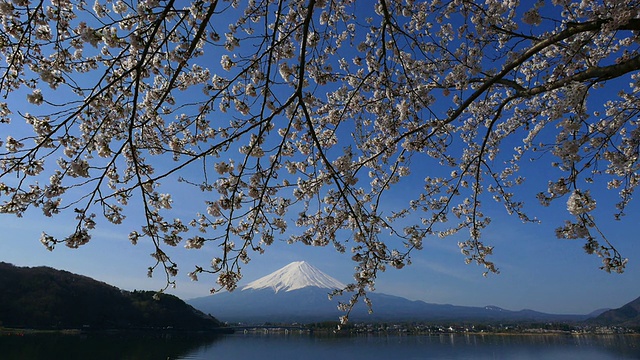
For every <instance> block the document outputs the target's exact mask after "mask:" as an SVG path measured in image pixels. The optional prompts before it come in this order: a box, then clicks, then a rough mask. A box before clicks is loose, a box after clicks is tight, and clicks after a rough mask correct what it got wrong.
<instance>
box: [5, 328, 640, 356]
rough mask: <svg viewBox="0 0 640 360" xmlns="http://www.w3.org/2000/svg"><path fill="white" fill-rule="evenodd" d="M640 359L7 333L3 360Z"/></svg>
mask: <svg viewBox="0 0 640 360" xmlns="http://www.w3.org/2000/svg"><path fill="white" fill-rule="evenodd" d="M301 358H304V359H305V360H314V359H329V358H348V359H350V360H352V359H398V360H399V359H454V360H455V359H474V360H475V359H480V360H482V359H516V360H529V359H530V360H534V359H535V360H538V359H561V360H571V359H576V360H596V359H597V360H603V359H604V360H607V359H640V336H620V335H602V336H593V335H584V336H570V335H552V336H545V335H504V336H500V335H435V336H396V335H394V336H380V335H364V336H322V335H318V334H316V335H309V334H288V335H285V334H242V333H240V334H234V335H213V334H202V333H201V334H180V333H172V334H158V335H153V334H149V333H144V334H143V333H141V334H130V333H129V334H123V333H115V334H88V335H30V336H0V359H3V360H4V359H9V360H13V359H21V360H22V359H25V360H35V359H72V360H73V359H98V360H101V359H136V360H137V359H161V360H165V359H182V360H186V359H189V360H203V359H301Z"/></svg>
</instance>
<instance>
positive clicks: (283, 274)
mask: <svg viewBox="0 0 640 360" xmlns="http://www.w3.org/2000/svg"><path fill="white" fill-rule="evenodd" d="M306 287H318V288H321V289H331V290H335V289H342V288H344V287H345V285H344V284H343V283H341V282H340V281H338V280H336V279H334V278H332V277H331V276H329V275H327V274H325V273H323V272H322V271H320V270H318V269H317V268H315V267H313V266H312V265H310V264H309V263H307V262H304V261H296V262H292V263H291V264H289V265H287V266H285V267H283V268H282V269H280V270H277V271H275V272H273V273H271V274H269V275H267V276H264V277H261V278H260V279H258V280H256V281H253V282H250V283H249V284H247V285H246V286H245V287H243V288H242V290H243V291H246V290H251V289H253V290H262V289H273V291H275V292H276V293H278V292H279V291H293V290H298V289H303V288H306Z"/></svg>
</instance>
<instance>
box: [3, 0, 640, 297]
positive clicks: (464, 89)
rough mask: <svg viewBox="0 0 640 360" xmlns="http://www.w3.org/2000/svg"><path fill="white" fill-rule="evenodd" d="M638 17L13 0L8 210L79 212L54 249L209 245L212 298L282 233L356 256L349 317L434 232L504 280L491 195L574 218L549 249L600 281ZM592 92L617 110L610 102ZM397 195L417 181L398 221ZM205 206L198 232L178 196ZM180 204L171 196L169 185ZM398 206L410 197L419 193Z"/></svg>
mask: <svg viewBox="0 0 640 360" xmlns="http://www.w3.org/2000/svg"><path fill="white" fill-rule="evenodd" d="M639 12H640V2H638V1H637V0H626V1H625V0H602V1H595V0H583V1H569V0H552V1H546V2H545V1H543V0H539V1H537V2H535V3H532V2H523V3H522V4H520V3H519V1H517V0H487V1H483V2H475V1H466V0H454V1H443V0H433V1H420V0H371V1H357V2H356V1H353V0H246V1H244V0H210V1H204V0H192V1H190V2H183V1H175V0H140V1H134V0H126V1H125V0H96V1H95V3H93V4H87V2H86V1H83V0H50V1H44V0H40V1H36V0H0V16H1V18H2V25H1V28H0V51H1V54H2V55H1V57H2V58H1V60H2V63H1V65H0V89H1V90H2V96H3V99H2V102H1V103H0V133H2V134H3V138H2V139H1V140H2V144H1V145H2V150H0V212H2V213H8V214H15V215H17V216H21V215H22V214H24V213H25V212H26V211H28V210H29V209H30V208H33V207H35V208H38V209H39V210H40V211H42V213H43V214H44V215H45V216H48V217H55V216H60V215H61V214H67V213H72V214H74V215H73V216H75V219H76V222H75V224H74V225H73V226H72V227H71V228H70V229H69V233H70V234H69V235H68V236H67V237H64V238H57V237H55V236H53V235H50V234H48V233H46V232H44V233H43V234H42V238H41V241H42V243H43V244H44V245H45V246H46V247H47V248H48V249H50V250H52V249H53V248H54V247H55V246H56V245H57V244H60V243H64V244H65V245H66V246H69V247H71V248H76V247H79V246H81V245H83V244H85V243H87V242H88V241H90V239H91V234H92V231H93V230H94V229H95V228H96V227H97V226H99V224H100V222H101V221H104V220H106V221H108V222H111V223H114V224H120V223H122V222H123V221H124V219H125V216H126V215H128V214H129V212H131V211H134V210H133V208H135V211H142V212H143V214H144V217H143V218H144V221H143V223H141V224H139V225H138V227H137V228H134V229H131V230H132V231H131V233H130V235H129V238H130V240H131V242H132V243H133V244H135V243H136V242H138V241H150V242H152V243H153V244H154V247H155V252H154V253H153V255H152V256H153V258H154V260H153V261H154V262H153V264H154V265H153V266H151V267H150V268H149V271H150V273H151V272H153V271H154V270H155V269H163V270H164V272H165V273H166V275H167V279H168V282H169V283H171V282H172V281H173V280H172V276H174V275H175V274H176V273H177V271H178V264H176V263H175V262H174V261H172V258H171V248H172V247H175V246H178V245H181V246H185V247H187V248H192V249H199V248H202V247H212V248H216V247H217V248H218V254H219V255H218V256H216V257H215V258H214V259H212V262H211V264H208V265H206V266H205V265H204V264H203V265H199V266H196V267H195V269H194V270H192V271H191V272H190V276H191V277H192V278H193V279H197V277H198V275H201V274H202V273H213V274H216V276H217V284H218V285H216V288H226V289H228V290H233V289H234V288H235V287H236V283H237V281H238V280H239V279H240V277H241V266H242V265H243V264H245V263H247V262H249V260H250V258H249V256H250V255H252V254H253V253H256V252H257V253H262V252H264V251H265V250H266V248H267V247H268V246H269V245H270V244H272V243H273V241H274V240H275V239H287V240H288V241H289V242H301V243H304V244H308V245H313V246H326V245H330V244H331V245H333V246H335V248H336V249H337V250H338V251H340V252H351V253H352V258H353V261H354V262H355V264H356V272H355V276H354V281H353V283H352V284H350V285H349V286H347V288H346V289H344V290H347V291H351V292H353V293H354V294H353V297H352V298H351V301H350V302H348V303H346V304H343V307H344V308H345V309H347V310H348V308H349V307H350V306H352V305H353V304H354V303H355V302H356V301H358V299H364V301H365V302H367V303H368V299H367V298H366V291H368V290H370V289H372V288H373V286H374V281H375V279H376V276H377V274H378V273H379V272H380V271H384V270H385V267H388V266H391V267H394V268H401V267H403V266H404V265H406V264H408V263H410V255H411V253H412V252H413V251H415V250H419V249H421V248H422V246H423V241H425V239H427V238H429V237H433V236H436V237H438V236H439V237H448V236H451V235H454V234H456V233H459V232H461V231H462V232H463V233H465V232H466V233H467V234H468V235H466V238H467V240H465V241H461V242H460V243H459V246H460V250H461V251H462V253H463V254H464V256H465V257H466V260H467V262H476V263H478V264H480V265H482V266H484V267H485V268H486V271H487V272H489V273H490V272H496V271H497V268H496V265H495V264H494V263H493V262H492V261H491V259H490V257H489V255H490V254H491V253H492V249H493V248H492V246H491V245H490V244H489V243H485V242H484V241H483V238H482V236H481V234H482V231H483V229H484V228H485V227H486V226H488V225H489V223H490V218H489V217H488V216H486V215H485V214H484V213H483V211H482V207H481V204H482V201H497V202H499V203H501V204H502V205H503V206H504V209H505V210H506V212H507V213H509V214H513V215H515V216H518V217H519V218H520V219H521V220H522V221H525V222H534V221H536V219H535V217H530V216H529V215H528V212H527V211H526V209H525V207H524V202H523V200H522V199H521V198H519V197H518V196H517V189H518V185H520V184H522V183H523V182H524V177H523V176H522V175H520V172H519V170H520V168H521V166H522V167H525V166H529V165H528V164H531V162H530V161H529V160H530V159H536V161H535V162H534V163H535V164H536V166H541V165H548V166H550V167H553V168H554V169H555V170H554V171H553V172H551V173H553V174H557V176H554V177H553V178H549V179H548V180H549V183H548V189H546V191H542V192H540V193H539V194H538V200H539V201H540V203H541V204H543V205H549V204H550V203H552V202H554V201H562V202H566V206H567V212H568V213H567V220H566V222H565V223H564V224H563V225H561V226H560V227H559V228H558V229H557V231H556V235H557V236H558V237H559V238H565V239H583V241H584V244H585V245H584V249H585V250H586V252H587V253H590V254H595V255H597V256H599V257H600V258H601V259H602V269H604V270H606V271H615V272H622V271H623V269H624V267H625V264H626V262H627V260H626V259H624V258H623V257H622V255H621V254H620V253H619V252H618V251H617V250H616V248H615V247H614V244H613V243H612V242H610V241H609V240H608V239H607V237H605V235H604V234H602V233H601V232H600V231H599V229H598V227H597V225H596V221H595V217H594V215H593V210H594V209H595V208H596V198H595V197H594V196H595V195H593V194H592V192H591V190H592V186H593V185H592V183H595V184H597V183H605V184H606V186H607V187H608V188H609V189H610V190H611V191H612V192H614V193H615V194H617V196H619V201H618V203H617V206H616V209H614V210H613V212H614V213H613V216H614V218H615V219H619V218H620V217H621V216H622V215H624V213H625V209H626V207H627V205H628V204H629V202H630V200H631V197H632V195H633V191H634V189H635V188H636V186H637V185H638V181H639V180H640V177H639V175H638V167H639V163H638V157H639V152H640V129H639V128H638V113H639V112H640V100H639V99H638V92H639V91H640V79H639V78H640V75H639V72H638V70H639V69H640V51H639V47H640V37H639V35H638V34H639V31H640V13H639ZM597 94H607V97H606V98H603V97H602V96H601V95H597ZM407 177H416V178H419V179H421V181H422V185H421V186H420V187H412V188H410V189H404V191H405V194H406V195H407V196H409V197H410V198H411V199H410V200H408V201H407V202H406V206H404V207H403V208H401V209H393V211H391V210H389V208H388V207H387V205H386V204H387V203H388V200H389V196H390V195H389V193H390V192H392V191H393V189H395V188H396V187H397V186H398V184H401V183H402V181H403V179H405V178H407ZM170 182H178V184H179V186H181V187H183V188H187V187H189V188H194V189H196V190H198V191H201V192H202V196H201V200H200V199H199V200H197V201H200V202H198V203H197V204H193V206H194V209H196V210H194V212H193V214H192V216H191V217H190V218H188V219H173V217H172V216H171V214H172V211H174V210H175V209H173V210H172V204H173V201H174V197H175V196H176V193H175V191H173V193H172V191H168V190H167V189H168V187H167V186H166V185H163V183H164V184H166V183H170ZM171 190H175V187H171ZM407 192H409V193H407Z"/></svg>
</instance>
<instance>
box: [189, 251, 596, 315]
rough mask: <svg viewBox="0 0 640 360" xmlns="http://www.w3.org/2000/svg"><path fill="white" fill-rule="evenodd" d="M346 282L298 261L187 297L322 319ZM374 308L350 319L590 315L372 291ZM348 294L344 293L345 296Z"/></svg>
mask: <svg viewBox="0 0 640 360" xmlns="http://www.w3.org/2000/svg"><path fill="white" fill-rule="evenodd" d="M343 286H344V285H343V284H342V283H341V282H340V281H338V280H336V279H334V278H332V277H330V276H329V275H327V274H325V273H323V272H322V271H320V270H318V269H317V268H315V267H313V266H311V265H310V264H308V263H306V262H294V263H291V264H289V265H287V266H285V267H284V268H282V269H280V270H277V271H275V272H273V273H272V274H269V275H267V276H265V277H262V278H260V279H258V280H256V281H253V282H251V283H249V284H248V285H246V286H245V287H244V288H242V290H241V291H237V290H236V291H234V292H232V293H219V294H215V295H211V296H206V297H201V298H196V299H191V300H188V301H187V303H189V304H191V305H192V306H194V307H195V308H197V309H200V310H202V311H203V312H205V313H212V314H216V316H217V317H218V318H219V319H220V320H223V321H228V322H243V323H261V322H300V323H309V322H318V321H326V320H336V319H337V318H338V317H339V316H340V315H343V313H342V312H340V311H338V310H337V301H339V300H341V298H340V297H335V298H334V299H333V300H329V299H328V296H327V295H328V293H330V292H331V291H332V290H333V289H337V288H342V287H343ZM369 298H370V299H371V301H372V302H373V313H372V314H369V313H368V309H367V308H366V306H365V305H364V304H361V303H360V304H357V305H356V307H355V308H354V310H353V311H352V313H351V314H350V319H351V320H354V321H366V322H372V321H445V320H448V321H478V322H498V321H514V322H549V321H561V322H579V321H583V320H586V319H588V318H590V317H592V316H594V315H593V314H588V315H558V314H546V313H542V312H538V311H534V310H520V311H510V310H505V309H502V308H499V307H496V306H485V307H471V306H455V305H448V304H446V305H443V304H431V303H426V302H424V301H412V300H408V299H405V298H402V297H399V296H393V295H387V294H381V293H370V294H369ZM346 300H347V298H346V297H344V298H342V301H346Z"/></svg>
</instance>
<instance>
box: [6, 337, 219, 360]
mask: <svg viewBox="0 0 640 360" xmlns="http://www.w3.org/2000/svg"><path fill="white" fill-rule="evenodd" d="M220 339H221V336H220V335H214V334H207V333H189V334H186V333H170V334H167V333H165V334H154V333H148V332H145V333H112V334H86V335H85V334H83V335H51V334H34V335H24V336H19V335H5V336H0V358H2V359H20V360H40V359H70V360H71V359H96V360H101V359H105V360H107V359H108V360H112V359H132V360H133V359H136V360H138V359H141V360H145V359H149V360H151V359H154V360H156V359H163V360H164V359H176V358H181V357H184V356H187V355H188V354H189V353H192V352H193V351H195V350H197V349H201V348H203V347H210V345H211V344H213V343H215V342H216V341H219V340H220Z"/></svg>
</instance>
